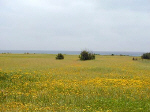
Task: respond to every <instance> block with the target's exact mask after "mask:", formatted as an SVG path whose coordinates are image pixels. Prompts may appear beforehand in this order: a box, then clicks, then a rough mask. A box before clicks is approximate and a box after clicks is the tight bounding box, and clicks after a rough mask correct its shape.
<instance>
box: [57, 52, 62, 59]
mask: <svg viewBox="0 0 150 112" xmlns="http://www.w3.org/2000/svg"><path fill="white" fill-rule="evenodd" d="M56 59H64V55H63V54H61V53H58V55H57V56H56Z"/></svg>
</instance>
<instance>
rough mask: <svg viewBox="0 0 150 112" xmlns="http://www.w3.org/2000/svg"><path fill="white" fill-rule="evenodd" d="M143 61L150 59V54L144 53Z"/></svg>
mask: <svg viewBox="0 0 150 112" xmlns="http://www.w3.org/2000/svg"><path fill="white" fill-rule="evenodd" d="M141 58H142V59H150V53H144V54H143V55H142V56H141Z"/></svg>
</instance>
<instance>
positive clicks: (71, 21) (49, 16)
mask: <svg viewBox="0 0 150 112" xmlns="http://www.w3.org/2000/svg"><path fill="white" fill-rule="evenodd" d="M0 4H2V7H0V21H1V24H0V39H1V41H0V48H1V49H35V50H36V49H39V50H41V49H43V50H44V49H46V50H80V49H83V48H89V49H91V50H115V51H131V50H134V51H148V45H147V42H149V41H150V39H149V37H148V36H149V35H150V33H149V31H148V29H149V28H150V21H149V18H150V15H149V1H147V0H145V1H142V0H132V1H129V0H124V1H120V0H93V1H87V0H83V1H81V0H72V1H70V0H55V1H54V0H32V1H31V0H26V1H19V0H14V1H9V0H6V1H4V0H2V1H0ZM7 42H9V43H10V45H9V46H6V45H5V44H1V43H7ZM27 43H28V45H26V44H27ZM133 45H134V46H133ZM120 46H121V47H120ZM140 46H144V47H142V48H140ZM133 47H135V49H133ZM131 48H132V49H131ZM136 48H138V49H136Z"/></svg>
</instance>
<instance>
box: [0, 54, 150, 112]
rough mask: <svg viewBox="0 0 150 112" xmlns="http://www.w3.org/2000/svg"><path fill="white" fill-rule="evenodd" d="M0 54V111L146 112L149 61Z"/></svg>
mask: <svg viewBox="0 0 150 112" xmlns="http://www.w3.org/2000/svg"><path fill="white" fill-rule="evenodd" d="M132 58H133V57H129V56H99V55H96V60H92V61H80V60H79V59H78V55H65V59H64V60H55V55H49V54H0V111H23V112H24V111H52V112H53V111H57V112H64V111H68V112H84V111H85V112H130V111H131V112H150V60H141V59H140V57H138V60H137V61H133V60H132Z"/></svg>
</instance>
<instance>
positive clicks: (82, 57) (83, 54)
mask: <svg viewBox="0 0 150 112" xmlns="http://www.w3.org/2000/svg"><path fill="white" fill-rule="evenodd" d="M79 58H80V60H94V59H95V54H93V53H90V52H88V51H86V50H84V51H82V52H81V53H80V56H79Z"/></svg>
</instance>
